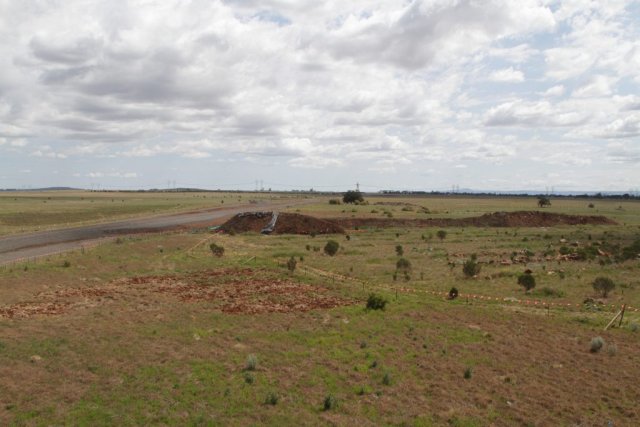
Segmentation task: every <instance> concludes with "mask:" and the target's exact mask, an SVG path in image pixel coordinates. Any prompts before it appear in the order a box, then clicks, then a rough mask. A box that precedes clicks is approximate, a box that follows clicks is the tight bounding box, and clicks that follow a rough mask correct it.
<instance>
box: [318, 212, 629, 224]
mask: <svg viewBox="0 0 640 427" xmlns="http://www.w3.org/2000/svg"><path fill="white" fill-rule="evenodd" d="M328 221H331V222H334V223H336V224H338V225H341V226H343V227H345V228H355V227H407V226H408V227H412V226H413V227H553V226H558V225H586V224H589V225H616V224H617V223H616V222H615V221H613V220H611V219H609V218H607V217H605V216H596V215H589V216H585V215H565V214H559V213H552V212H540V211H517V212H494V213H488V214H484V215H481V216H476V217H470V218H428V219H401V218H397V219H396V218H331V219H328Z"/></svg>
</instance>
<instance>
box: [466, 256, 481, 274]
mask: <svg viewBox="0 0 640 427" xmlns="http://www.w3.org/2000/svg"><path fill="white" fill-rule="evenodd" d="M480 270H481V266H480V264H478V263H477V262H476V260H475V256H472V257H471V259H468V260H466V261H465V262H464V264H462V272H463V273H464V275H465V276H466V277H473V276H475V275H477V274H480Z"/></svg>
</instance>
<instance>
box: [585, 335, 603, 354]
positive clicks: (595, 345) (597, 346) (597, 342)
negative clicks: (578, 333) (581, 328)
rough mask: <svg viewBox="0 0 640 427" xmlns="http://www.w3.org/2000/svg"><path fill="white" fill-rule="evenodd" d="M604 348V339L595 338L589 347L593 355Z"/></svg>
mask: <svg viewBox="0 0 640 427" xmlns="http://www.w3.org/2000/svg"><path fill="white" fill-rule="evenodd" d="M603 346H604V340H603V339H602V337H595V338H593V339H592V340H591V344H590V345H589V349H590V351H591V353H597V352H599V351H600V350H601V349H602V347H603Z"/></svg>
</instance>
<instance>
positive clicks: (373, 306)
mask: <svg viewBox="0 0 640 427" xmlns="http://www.w3.org/2000/svg"><path fill="white" fill-rule="evenodd" d="M387 302H388V301H387V300H386V299H385V298H384V297H383V296H382V295H378V294H369V298H367V310H384V309H385V307H386V306H387Z"/></svg>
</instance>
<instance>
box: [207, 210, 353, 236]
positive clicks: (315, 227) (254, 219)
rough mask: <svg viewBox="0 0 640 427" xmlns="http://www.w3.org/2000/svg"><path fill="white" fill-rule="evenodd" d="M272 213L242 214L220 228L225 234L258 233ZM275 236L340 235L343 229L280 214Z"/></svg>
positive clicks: (298, 216)
mask: <svg viewBox="0 0 640 427" xmlns="http://www.w3.org/2000/svg"><path fill="white" fill-rule="evenodd" d="M272 214H273V213H272V212H244V213H241V214H238V215H236V216H234V217H233V218H231V219H230V220H229V221H227V222H225V223H224V224H222V225H221V226H220V230H222V231H225V232H227V233H245V232H255V233H260V232H261V231H262V230H263V229H264V228H265V227H266V226H267V224H269V222H270V221H271V217H272ZM273 233H275V234H342V233H344V228H342V227H341V226H340V225H338V224H336V223H335V222H330V221H326V220H323V219H319V218H314V217H312V216H308V215H300V214H294V213H281V214H279V216H278V221H277V222H276V226H275V228H274V230H273Z"/></svg>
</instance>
